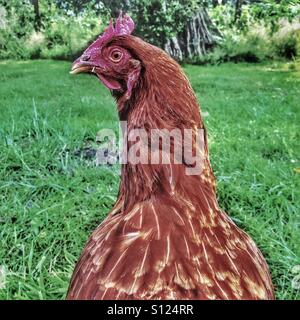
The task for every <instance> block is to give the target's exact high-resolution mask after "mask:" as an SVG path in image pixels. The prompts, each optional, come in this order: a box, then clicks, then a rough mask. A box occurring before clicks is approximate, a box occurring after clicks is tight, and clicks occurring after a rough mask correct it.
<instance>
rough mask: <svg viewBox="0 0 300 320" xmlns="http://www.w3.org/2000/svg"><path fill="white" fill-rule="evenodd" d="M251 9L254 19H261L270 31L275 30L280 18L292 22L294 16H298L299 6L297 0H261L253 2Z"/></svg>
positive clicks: (299, 12)
mask: <svg viewBox="0 0 300 320" xmlns="http://www.w3.org/2000/svg"><path fill="white" fill-rule="evenodd" d="M251 11H252V14H253V17H254V19H256V20H258V21H263V22H264V23H265V25H267V26H269V27H270V30H271V32H276V31H278V29H279V27H280V20H281V19H286V20H288V21H289V22H292V21H293V19H294V18H295V17H299V15H300V6H299V1H297V0H281V1H278V0H263V1H260V2H258V3H255V4H253V5H252V6H251Z"/></svg>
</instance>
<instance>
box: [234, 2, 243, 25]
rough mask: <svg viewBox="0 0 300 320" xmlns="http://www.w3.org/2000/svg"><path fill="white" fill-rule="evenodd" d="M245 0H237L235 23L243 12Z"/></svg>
mask: <svg viewBox="0 0 300 320" xmlns="http://www.w3.org/2000/svg"><path fill="white" fill-rule="evenodd" d="M243 2H244V1H243V0H236V1H235V12H234V23H236V22H237V21H239V20H240V18H241V14H242V6H243Z"/></svg>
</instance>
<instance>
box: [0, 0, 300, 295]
mask: <svg viewBox="0 0 300 320" xmlns="http://www.w3.org/2000/svg"><path fill="white" fill-rule="evenodd" d="M120 10H123V11H126V12H128V13H129V14H130V15H131V16H132V18H133V19H134V21H135V23H136V30H135V34H136V35H139V36H140V37H142V38H143V39H144V40H146V41H148V42H150V43H153V44H155V45H157V46H159V47H161V48H163V49H164V50H166V51H167V52H168V53H169V54H170V55H172V56H173V57H174V58H175V59H177V60H178V61H180V63H181V64H182V67H183V69H184V72H185V73H186V74H187V76H188V78H189V80H190V81H191V84H192V86H193V89H194V91H195V93H196V95H197V99H198V101H199V103H200V106H201V114H202V117H203V120H204V123H205V126H206V128H207V132H208V139H209V150H210V159H211V163H212V167H213V170H214V174H215V176H216V179H217V196H218V201H219V204H220V207H221V208H222V209H223V210H224V211H226V212H227V213H228V215H229V216H230V217H231V218H232V219H233V220H234V222H235V223H236V224H237V225H238V226H239V227H241V228H242V229H243V230H245V231H246V232H247V233H249V234H250V235H251V236H252V238H253V239H254V241H255V242H256V243H257V245H258V246H259V248H260V249H261V251H262V252H263V255H264V257H265V258H266V260H267V262H268V264H269V266H270V271H271V275H272V279H273V283H274V286H275V291H276V297H277V298H278V299H300V237H299V235H300V214H299V213H300V201H299V199H300V128H299V124H300V102H299V101H300V58H299V54H300V20H299V18H300V16H299V13H300V4H299V1H296V0H294V1H290V0H285V1H277V0H260V1H259V0H256V1H254V0H253V1H250V0H228V1H226V0H212V1H196V0H182V1H176V0H168V1H165V0H153V1H151V0H127V1H117V0H113V1H98V0H90V1H87V0H70V1H63V0H52V1H50V0H0V299H63V298H64V297H65V294H66V292H67V288H68V284H69V280H70V277H71V274H72V271H73V268H74V265H75V263H76V261H77V259H78V257H79V256H80V253H81V250H82V249H83V246H84V244H85V242H86V241H87V239H88V237H89V236H90V234H91V232H92V231H93V230H94V229H95V228H96V227H97V226H98V225H99V224H100V223H101V221H102V220H103V219H104V218H105V217H106V215H107V214H108V212H109V211H110V210H111V208H112V206H113V204H114V202H115V200H116V197H117V194H118V186H119V182H120V176H119V171H120V167H119V165H118V164H110V165H109V164H108V165H101V166H98V163H97V159H96V153H97V150H99V148H101V145H100V144H99V141H98V140H97V132H99V130H101V129H104V128H109V129H113V130H114V131H115V132H116V134H118V132H119V130H118V128H119V126H118V115H117V111H116V106H115V101H114V99H113V98H112V97H111V94H110V92H109V91H108V90H107V89H106V88H105V87H104V86H103V85H102V84H101V83H100V82H99V81H98V79H97V78H96V77H90V76H89V75H88V74H81V75H78V76H72V75H70V74H69V72H70V68H71V63H72V61H73V60H74V59H75V58H76V57H77V56H79V55H80V54H81V52H82V50H84V49H85V48H86V46H87V45H88V44H89V43H90V42H91V41H93V40H94V39H95V38H96V37H97V36H98V35H99V34H100V33H101V32H102V31H103V30H104V28H105V27H106V26H107V24H108V21H109V19H110V18H111V17H116V16H117V15H118V13H119V11H120ZM112 156H113V155H112Z"/></svg>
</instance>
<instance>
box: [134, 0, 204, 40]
mask: <svg viewBox="0 0 300 320" xmlns="http://www.w3.org/2000/svg"><path fill="white" fill-rule="evenodd" d="M201 5H203V1H199V0H184V1H178V0H172V1H161V0H154V1H149V0H133V1H131V6H130V13H131V14H132V16H133V18H134V21H136V26H137V28H136V33H137V34H139V35H141V36H142V37H143V39H145V40H146V41H148V42H150V43H152V44H155V45H158V46H162V45H163V44H164V43H165V40H166V39H168V38H170V37H173V36H175V35H176V34H178V33H179V32H181V31H182V30H183V28H184V26H185V24H186V21H187V20H188V19H190V18H191V17H192V16H193V13H194V12H195V11H196V10H197V9H198V8H199V6H201Z"/></svg>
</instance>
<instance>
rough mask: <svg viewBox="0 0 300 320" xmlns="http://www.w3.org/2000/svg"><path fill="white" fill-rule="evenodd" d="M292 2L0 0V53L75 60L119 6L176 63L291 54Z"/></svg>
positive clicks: (295, 22)
mask: <svg viewBox="0 0 300 320" xmlns="http://www.w3.org/2000/svg"><path fill="white" fill-rule="evenodd" d="M299 6H300V5H299V1H297V0H283V1H278V0H211V1H202V0H182V1H177V0H169V1H165V0H153V1H150V0H124V1H121V0H120V1H118V0H113V1H105V0H104V1H100V0H70V1H64V0H23V1H22V0H10V1H5V0H1V1H0V59H37V58H43V59H49V58H50V59H73V58H74V56H76V55H78V54H79V52H80V51H81V50H82V49H83V48H85V47H86V45H87V44H88V43H89V42H90V41H91V40H93V39H94V38H95V37H96V36H97V35H98V34H99V33H100V31H103V28H104V27H105V26H106V25H107V23H108V20H109V18H110V17H116V16H117V15H118V13H119V11H120V10H123V11H126V12H129V13H130V15H131V16H132V17H133V19H134V21H135V22H136V34H137V35H139V36H141V37H142V38H143V39H145V40H146V41H149V42H150V43H153V44H155V45H157V46H160V47H161V48H163V49H165V50H166V51H168V52H169V53H170V54H171V55H172V56H173V57H175V58H176V59H178V60H181V61H188V62H193V63H199V64H203V63H221V62H225V61H249V62H259V61H263V60H266V59H278V58H285V59H295V58H296V56H297V53H298V52H299V47H300V44H299V43H300V40H299V39H300V31H299V30H300V23H299V11H300V8H299Z"/></svg>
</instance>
